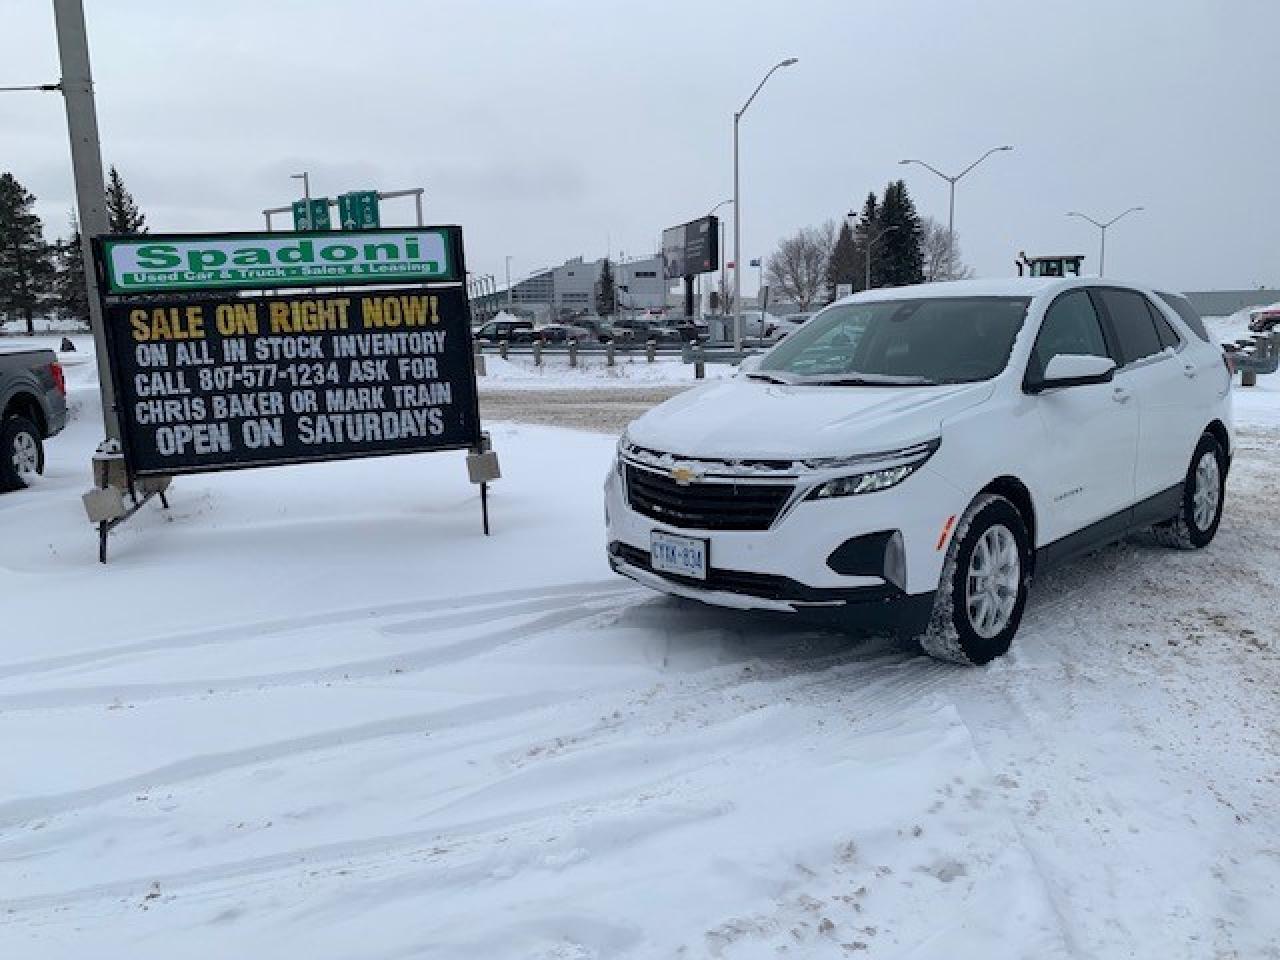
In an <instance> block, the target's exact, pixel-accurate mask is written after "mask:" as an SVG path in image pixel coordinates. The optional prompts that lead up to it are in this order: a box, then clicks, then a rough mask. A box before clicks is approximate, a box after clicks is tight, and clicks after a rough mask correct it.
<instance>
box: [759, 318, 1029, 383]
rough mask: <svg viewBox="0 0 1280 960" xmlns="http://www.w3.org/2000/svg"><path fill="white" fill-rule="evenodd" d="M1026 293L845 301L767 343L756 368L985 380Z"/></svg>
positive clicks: (807, 374)
mask: <svg viewBox="0 0 1280 960" xmlns="http://www.w3.org/2000/svg"><path fill="white" fill-rule="evenodd" d="M1028 303H1030V300H1029V298H1027V297H930V298H922V299H918V300H882V301H879V302H866V303H846V304H840V305H839V306H834V307H831V308H829V309H827V310H824V311H822V313H820V314H818V315H816V316H815V317H814V318H813V319H811V320H810V321H809V322H807V323H805V324H804V325H803V326H801V327H800V328H799V329H797V330H796V331H795V333H793V334H791V335H790V336H789V337H787V338H786V339H785V340H783V341H782V343H780V344H779V345H778V346H777V347H775V348H774V349H772V350H770V351H769V352H768V353H767V354H765V355H764V357H763V358H762V360H761V363H760V366H759V367H758V372H759V374H761V375H767V378H768V379H772V380H783V381H785V382H787V383H815V384H816V383H838V384H856V385H863V384H869V385H876V386H880V385H889V386H893V385H904V384H934V383H968V382H972V381H977V380H990V379H991V378H992V377H994V376H996V375H997V374H998V373H1000V371H1001V370H1003V369H1004V368H1005V365H1006V364H1007V363H1008V362H1009V353H1010V351H1011V350H1012V349H1013V341H1014V338H1015V337H1016V336H1017V334H1018V331H1019V330H1020V329H1021V328H1022V322H1023V320H1024V319H1025V318H1026V315H1027V304H1028Z"/></svg>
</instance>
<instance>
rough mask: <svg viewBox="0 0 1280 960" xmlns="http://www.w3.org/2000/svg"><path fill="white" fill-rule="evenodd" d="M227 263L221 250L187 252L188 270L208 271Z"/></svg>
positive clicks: (225, 256)
mask: <svg viewBox="0 0 1280 960" xmlns="http://www.w3.org/2000/svg"><path fill="white" fill-rule="evenodd" d="M226 262H227V255H226V254H225V253H223V252H222V251H221V250H188V251H187V267H188V269H190V270H193V271H198V270H208V269H209V268H210V267H220V266H222V265H223V264H224V263H226Z"/></svg>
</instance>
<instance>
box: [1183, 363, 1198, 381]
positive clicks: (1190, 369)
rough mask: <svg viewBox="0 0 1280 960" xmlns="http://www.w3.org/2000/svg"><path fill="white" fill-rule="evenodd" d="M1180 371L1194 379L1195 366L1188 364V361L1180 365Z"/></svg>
mask: <svg viewBox="0 0 1280 960" xmlns="http://www.w3.org/2000/svg"><path fill="white" fill-rule="evenodd" d="M1182 372H1183V373H1184V374H1186V376H1187V378H1188V379H1191V380H1194V379H1195V376H1196V368H1195V366H1193V365H1192V364H1190V363H1184V364H1183V365H1182Z"/></svg>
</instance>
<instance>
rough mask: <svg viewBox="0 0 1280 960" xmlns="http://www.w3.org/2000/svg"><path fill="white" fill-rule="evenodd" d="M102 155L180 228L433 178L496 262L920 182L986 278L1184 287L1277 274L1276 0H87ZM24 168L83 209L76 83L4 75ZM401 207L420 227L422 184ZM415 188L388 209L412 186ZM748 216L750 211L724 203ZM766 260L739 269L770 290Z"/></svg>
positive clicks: (17, 0)
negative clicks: (304, 180) (72, 124)
mask: <svg viewBox="0 0 1280 960" xmlns="http://www.w3.org/2000/svg"><path fill="white" fill-rule="evenodd" d="M85 6H86V8H87V17H88V24H89V32H90V45H91V55H92V58H93V67H94V73H95V78H96V81H97V90H98V110H99V123H100V127H101V132H102V141H103V157H104V161H105V162H107V163H115V164H116V165H117V166H119V168H120V169H121V171H122V173H123V174H124V177H125V180H126V182H127V183H128V184H129V186H130V187H131V188H132V190H133V192H134V193H135V195H136V196H137V198H138V199H139V201H140V203H141V204H142V206H143V208H144V210H145V211H146V213H147V214H148V218H149V222H150V224H151V226H152V228H153V229H156V230H173V231H188V230H203V229H217V230H242V229H244V230H249V229H257V228H258V227H259V226H260V224H261V221H262V217H261V214H260V211H261V209H262V208H263V207H265V206H275V205H279V204H282V203H285V202H288V201H289V200H290V199H292V198H293V196H294V185H295V181H291V180H290V179H289V177H288V175H289V174H290V173H291V172H294V171H297V170H302V169H306V170H309V171H310V173H311V179H312V191H313V193H315V194H329V195H334V194H337V193H340V192H343V191H346V190H350V189H359V188H364V187H378V188H381V189H384V190H390V189H397V188H403V187H408V186H418V185H422V186H425V187H426V189H427V211H428V213H427V216H428V219H429V221H431V222H441V223H459V224H461V225H462V226H463V228H464V235H465V237H466V240H467V249H468V258H469V261H470V264H469V265H470V266H471V268H472V269H473V270H477V271H481V272H492V273H495V274H497V275H498V276H499V278H500V279H501V275H502V272H503V266H504V258H505V257H506V256H507V255H510V256H511V257H512V258H513V260H512V266H513V271H514V273H515V274H516V275H517V276H520V275H524V274H525V273H527V272H529V271H531V270H533V269H534V268H536V267H539V266H542V265H546V264H550V263H555V262H559V261H561V260H563V259H565V258H566V257H569V256H574V255H577V254H583V255H586V256H588V257H595V256H600V255H603V254H604V253H606V252H612V253H613V254H614V255H615V256H616V255H617V254H618V252H619V251H622V252H624V253H626V254H627V255H633V254H639V253H647V252H650V251H652V250H654V249H656V247H657V242H658V235H659V233H660V232H661V230H662V228H663V227H664V226H668V225H670V224H674V223H678V222H681V221H683V220H686V219H690V218H692V217H695V216H698V215H701V214H702V213H705V212H706V211H707V209H708V208H710V207H711V206H712V205H713V204H715V203H716V202H717V201H719V200H722V199H724V198H726V197H729V196H731V194H732V186H733V183H732V153H731V144H732V140H731V130H732V113H733V111H734V110H735V109H736V108H737V107H738V106H740V105H741V103H742V101H743V100H745V99H746V97H747V96H748V95H749V94H750V92H751V90H752V88H753V87H754V86H755V84H756V82H757V81H758V80H759V78H760V77H761V76H762V75H763V73H764V72H765V71H766V70H767V69H768V68H769V66H770V65H772V64H773V63H775V62H777V61H778V60H780V59H782V58H784V57H788V56H795V57H799V58H800V62H799V63H798V64H797V65H796V66H794V67H792V68H790V69H788V70H783V71H780V72H779V73H777V74H775V76H774V78H773V79H772V80H771V81H770V83H769V85H768V86H767V87H766V88H765V90H764V91H763V92H762V93H761V95H760V97H759V99H757V101H756V103H755V104H753V105H752V107H751V110H750V112H749V113H748V114H747V116H746V117H745V119H744V120H743V124H742V181H743V187H742V189H743V207H742V217H743V259H744V260H746V259H747V258H748V257H753V256H759V255H761V254H767V253H768V252H769V251H770V250H771V249H772V248H773V246H774V244H775V243H776V242H777V240H778V239H779V238H780V237H781V236H782V235H784V234H785V233H787V232H788V231H790V230H792V229H794V228H795V227H797V226H801V225H804V224H808V223H814V222H818V221H821V220H823V219H826V218H828V217H831V216H836V215H839V214H842V213H843V212H844V211H846V210H848V209H849V208H850V207H851V206H858V205H860V204H861V201H862V198H863V197H864V196H865V195H866V193H867V191H868V190H871V189H876V190H879V189H881V188H882V187H883V185H884V183H885V182H886V180H888V179H889V178H891V177H892V178H896V177H899V176H905V178H906V180H907V183H908V185H909V187H910V189H911V192H912V195H913V196H914V198H915V201H916V204H917V206H918V208H919V209H920V211H921V212H922V213H924V214H929V215H933V216H935V217H937V218H939V219H940V220H944V221H945V218H946V201H947V188H946V184H945V183H944V182H943V181H941V180H938V179H937V178H935V177H934V176H933V175H932V174H929V173H928V172H927V171H924V170H922V169H920V168H919V167H900V166H898V165H897V161H898V160H899V159H901V158H903V157H918V158H921V159H925V160H928V161H930V162H931V163H933V164H934V165H935V166H938V167H940V168H942V169H943V170H946V171H949V172H952V171H958V170H959V169H962V168H963V167H964V166H965V165H967V164H968V163H969V162H970V161H971V160H972V159H974V158H975V157H977V156H978V155H980V154H981V153H982V152H983V151H984V150H986V149H987V148H988V147H989V146H992V145H995V144H999V143H1009V144H1012V145H1014V147H1015V151H1014V152H1013V153H1006V154H997V155H996V156H994V157H992V158H991V159H990V160H988V161H987V162H986V163H985V164H984V165H983V166H981V167H979V168H978V169H977V170H976V171H974V172H973V173H972V174H970V175H969V177H968V178H966V179H965V180H964V181H962V182H961V183H960V185H959V187H958V189H957V203H956V228H957V231H958V233H959V234H960V237H961V241H962V245H963V250H964V254H965V257H966V259H967V260H968V262H970V263H971V264H972V265H973V266H974V267H975V268H976V270H977V272H978V273H979V274H982V275H1007V274H1010V273H1012V261H1013V258H1014V256H1015V255H1016V253H1017V252H1018V251H1019V250H1020V249H1026V250H1027V251H1028V252H1032V253H1035V252H1054V253H1057V252H1081V253H1085V254H1087V255H1088V256H1089V260H1088V261H1087V262H1086V265H1087V267H1092V268H1093V269H1096V264H1097V233H1096V230H1094V228H1092V227H1090V226H1089V225H1088V224H1085V223H1083V222H1081V221H1079V220H1074V219H1068V218H1066V217H1065V216H1064V213H1065V211H1067V210H1072V209H1075V210H1082V211H1084V212H1086V213H1090V214H1092V215H1093V216H1095V217H1097V218H1098V219H1104V218H1106V217H1109V216H1111V215H1113V214H1115V213H1118V212H1119V211H1121V210H1123V209H1124V208H1126V207H1128V206H1131V205H1135V204H1142V205H1144V206H1145V207H1146V211H1145V212H1143V213H1138V214H1134V215H1132V216H1131V217H1129V218H1127V219H1126V220H1124V221H1123V222H1121V223H1120V224H1117V225H1116V226H1115V227H1114V228H1112V230H1111V231H1110V232H1109V234H1108V250H1107V263H1108V271H1107V272H1108V274H1110V275H1113V276H1125V277H1130V278H1134V279H1146V280H1149V281H1151V282H1154V283H1159V284H1161V285H1168V286H1172V287H1177V288H1180V289H1199V288H1212V287H1237V286H1254V285H1258V284H1267V285H1270V286H1276V285H1280V175H1278V174H1277V171H1278V170H1280V109H1278V108H1277V94H1278V93H1280V2H1277V0H1141V2H1140V0H1124V2H1121V0H1079V2H1070V3H1043V2H1039V0H1018V2H1003V0H1001V2H996V0H990V2H986V0H968V2H956V0H892V2H891V0H789V2H769V3H752V2H747V0H738V2H733V0H724V2H705V0H700V2H696V3H694V2H688V0H686V2H679V0H649V2H646V3H641V4H637V3H616V2H612V0H594V2H585V0H492V2H482V0H472V2H467V3H456V2H455V3H444V2H424V0H419V2H409V0H360V2H356V0H305V2H304V0H270V2H267V0H222V2H219V3H214V4H200V5H198V6H197V5H196V4H190V3H174V2H172V0H170V2H161V0H85ZM57 77H58V63H57V50H56V46H55V42H54V34H53V16H52V7H51V4H50V2H48V0H0V85H6V84H15V83H36V82H46V81H51V80H56V79H57ZM0 170H9V171H12V172H13V173H14V174H15V175H16V176H17V177H18V178H19V180H21V181H22V182H23V183H25V184H26V185H27V186H28V187H29V188H30V189H31V190H33V191H34V192H35V193H36V194H37V195H38V196H39V200H40V203H39V208H38V210H39V213H40V214H41V215H42V216H43V217H44V218H45V220H46V224H47V230H48V231H49V232H51V233H59V232H63V231H64V230H65V223H66V220H67V215H68V211H69V210H70V208H71V206H72V202H73V200H72V198H73V190H72V183H71V173H70V163H69V159H68V153H67V140H66V127H65V115H64V113H63V110H62V103H61V99H60V97H58V96H57V95H56V94H35V93H30V94H0ZM400 203H402V204H403V206H392V205H391V204H387V205H385V210H384V217H386V219H387V220H388V221H389V222H396V221H395V220H392V219H391V218H392V217H393V216H399V217H402V218H404V219H403V220H401V221H400V222H405V223H408V222H411V221H410V220H409V219H408V218H409V217H411V216H412V203H411V202H410V201H400ZM392 211H394V213H393V212H392ZM722 213H726V214H727V213H729V208H725V209H724V210H723V211H722ZM754 281H755V275H754V271H751V272H749V273H747V274H744V287H745V288H747V289H753V288H754V286H755V283H754Z"/></svg>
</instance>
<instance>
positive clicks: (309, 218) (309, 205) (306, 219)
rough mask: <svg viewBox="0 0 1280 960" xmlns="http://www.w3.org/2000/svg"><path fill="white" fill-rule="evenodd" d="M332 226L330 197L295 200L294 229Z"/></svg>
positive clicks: (319, 228) (324, 228)
mask: <svg viewBox="0 0 1280 960" xmlns="http://www.w3.org/2000/svg"><path fill="white" fill-rule="evenodd" d="M330 226H331V224H330V222H329V198H328V197H313V198H311V199H310V200H295V201H293V229H295V230H328V229H329V228H330Z"/></svg>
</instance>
